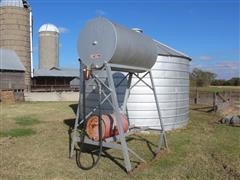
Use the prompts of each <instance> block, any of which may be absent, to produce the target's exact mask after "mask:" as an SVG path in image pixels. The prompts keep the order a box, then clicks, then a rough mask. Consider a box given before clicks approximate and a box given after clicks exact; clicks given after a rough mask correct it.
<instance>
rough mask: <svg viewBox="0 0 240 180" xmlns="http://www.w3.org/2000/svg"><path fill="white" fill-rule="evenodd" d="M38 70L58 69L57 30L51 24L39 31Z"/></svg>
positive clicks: (45, 25) (43, 26)
mask: <svg viewBox="0 0 240 180" xmlns="http://www.w3.org/2000/svg"><path fill="white" fill-rule="evenodd" d="M38 56H39V69H51V68H52V67H59V30H58V28H57V27H56V26H54V25H53V24H44V25H42V26H41V27H40V29H39V49H38Z"/></svg>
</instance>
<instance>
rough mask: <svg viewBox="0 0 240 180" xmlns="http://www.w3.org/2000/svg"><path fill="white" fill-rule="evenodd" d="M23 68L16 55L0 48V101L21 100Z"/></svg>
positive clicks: (23, 86) (23, 85)
mask: <svg viewBox="0 0 240 180" xmlns="http://www.w3.org/2000/svg"><path fill="white" fill-rule="evenodd" d="M25 70H26V69H25V67H24V66H23V64H22V62H21V60H20V58H19V57H18V55H17V54H16V53H15V52H14V51H12V50H9V49H3V48H0V100H1V101H4V99H10V101H14V100H22V99H23V91H24V88H25V84H24V77H25Z"/></svg>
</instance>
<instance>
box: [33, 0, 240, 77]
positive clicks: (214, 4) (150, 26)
mask: <svg viewBox="0 0 240 180" xmlns="http://www.w3.org/2000/svg"><path fill="white" fill-rule="evenodd" d="M30 4H31V7H32V11H33V20H34V24H33V25H34V27H33V31H34V33H33V36H34V39H33V46H34V67H35V68H36V67H37V65H38V29H39V27H40V26H41V25H42V24H45V23H52V24H55V25H56V26H57V27H59V28H60V30H61V34H60V44H61V45H60V66H61V67H78V61H77V59H78V54H77V50H76V44H77V39H78V35H79V31H80V30H81V28H82V27H83V26H84V24H85V23H86V21H87V20H89V19H91V18H94V17H96V16H104V17H106V18H109V19H110V20H112V21H114V22H117V23H119V24H122V25H124V26H127V27H129V28H132V27H139V28H141V29H143V30H144V33H145V34H147V35H148V36H150V37H152V38H154V39H157V40H159V41H160V42H163V43H164V44H167V45H169V46H170V47H173V48H175V49H177V50H179V51H182V52H184V53H186V54H188V55H189V56H191V57H192V58H193V60H192V62H191V68H194V67H198V68H201V69H205V70H209V71H212V72H215V73H217V75H218V76H217V78H225V79H229V78H231V77H233V76H235V77H236V76H239V75H240V72H239V71H240V35H239V33H240V20H239V9H240V3H239V0H195V1H194V0H178V1H177V0H158V1H151V0H149V1H146V0H145V1H141V0H138V1H124V0H123V1H119V0H118V1H113V0H112V1H110V0H109V1H101V0H99V1H91V0H89V1H81V0H68V1H66V0H65V1H63V0H51V1H47V0H41V1H39V0H35V1H34V0H30Z"/></svg>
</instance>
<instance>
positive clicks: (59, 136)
mask: <svg viewBox="0 0 240 180" xmlns="http://www.w3.org/2000/svg"><path fill="white" fill-rule="evenodd" d="M70 104H72V103H69V102H36V103H17V104H10V105H4V106H2V107H1V111H0V117H3V118H0V132H1V135H0V148H1V150H0V151H1V156H0V177H1V178H0V179H136V180H138V179H144V180H145V179H151V180H155V179H156V180H161V179H164V180H165V179H220V180H221V179H222V180H225V179H240V153H239V152H240V138H239V137H240V128H237V127H231V126H227V125H222V124H217V123H215V122H216V121H217V120H218V119H220V118H221V117H220V116H219V115H218V114H215V113H204V112H198V111H193V110H191V111H190V120H189V124H188V126H187V127H186V128H185V129H181V130H177V131H172V132H168V133H167V139H168V145H169V153H166V154H163V155H161V156H160V158H159V159H157V160H154V161H151V159H152V158H153V153H152V152H151V150H150V149H152V150H153V151H154V150H156V146H155V145H156V144H157V142H158V138H159V136H158V135H156V134H150V135H144V134H136V135H133V136H131V137H130V138H129V141H128V146H129V147H130V148H131V149H132V150H134V151H135V152H136V153H138V154H139V155H140V156H141V157H142V158H144V159H145V160H147V161H148V162H149V163H148V164H147V165H146V167H145V168H143V169H138V170H136V171H135V172H134V173H133V175H131V176H129V175H127V174H126V173H125V172H124V171H123V170H122V169H121V168H120V167H119V165H117V164H116V163H115V162H113V161H112V160H110V159H109V158H107V157H102V158H101V160H100V162H99V164H98V165H97V166H96V167H95V168H94V169H92V170H89V171H84V170H81V169H79V168H78V167H77V165H76V161H75V157H73V159H69V158H68V146H69V135H68V130H69V126H68V125H67V124H68V123H67V122H70V121H71V120H72V119H74V118H75V114H74V113H73V111H72V109H71V108H70V106H69V105H70ZM196 107H198V106H196ZM32 115H33V116H32ZM16 117H34V118H36V119H37V120H39V121H40V122H43V123H39V124H36V125H34V126H32V127H31V128H32V131H35V132H37V134H35V135H34V136H28V137H24V136H23V137H21V138H4V137H2V136H3V134H2V133H3V132H5V135H4V136H6V135H7V134H8V136H12V135H9V132H11V131H12V129H18V127H19V125H18V124H16ZM6 132H8V133H7V134H6ZM10 134H12V133H10ZM13 134H14V133H13ZM20 134H21V133H20ZM148 142H151V143H152V144H150V145H148ZM16 151H17V153H16ZM107 152H108V153H109V154H110V155H111V156H112V157H114V159H115V160H116V161H118V162H119V163H120V164H123V160H122V154H121V151H117V150H107ZM131 160H132V165H133V167H134V166H135V165H136V163H135V162H133V161H134V160H136V158H134V157H133V156H131Z"/></svg>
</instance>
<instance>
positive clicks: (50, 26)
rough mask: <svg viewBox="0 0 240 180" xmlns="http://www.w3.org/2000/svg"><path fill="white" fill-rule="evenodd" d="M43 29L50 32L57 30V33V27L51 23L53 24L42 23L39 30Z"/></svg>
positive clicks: (42, 30)
mask: <svg viewBox="0 0 240 180" xmlns="http://www.w3.org/2000/svg"><path fill="white" fill-rule="evenodd" d="M44 31H51V32H57V33H59V29H58V28H57V27H56V26H55V25H53V24H49V23H48V24H43V25H42V26H41V27H40V29H39V32H44Z"/></svg>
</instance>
